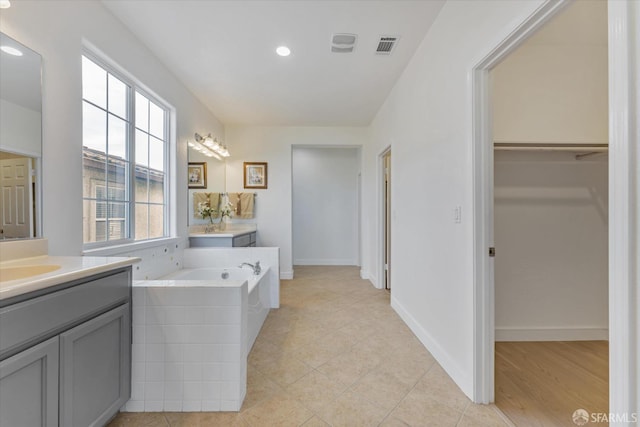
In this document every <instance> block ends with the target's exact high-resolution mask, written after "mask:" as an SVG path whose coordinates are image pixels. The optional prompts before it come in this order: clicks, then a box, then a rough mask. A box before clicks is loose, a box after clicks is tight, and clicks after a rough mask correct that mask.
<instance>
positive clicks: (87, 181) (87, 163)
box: [82, 149, 107, 198]
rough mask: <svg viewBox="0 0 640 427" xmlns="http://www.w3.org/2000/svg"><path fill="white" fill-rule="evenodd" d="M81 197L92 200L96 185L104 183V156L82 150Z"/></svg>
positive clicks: (105, 168)
mask: <svg viewBox="0 0 640 427" xmlns="http://www.w3.org/2000/svg"><path fill="white" fill-rule="evenodd" d="M82 154H83V156H82V196H83V197H85V198H93V197H95V195H94V190H93V189H94V187H95V185H96V184H98V183H99V184H103V185H104V183H105V181H106V173H107V172H106V170H107V164H106V161H105V160H106V159H105V156H104V154H101V153H96V152H94V151H89V150H86V149H85V150H83V152H82Z"/></svg>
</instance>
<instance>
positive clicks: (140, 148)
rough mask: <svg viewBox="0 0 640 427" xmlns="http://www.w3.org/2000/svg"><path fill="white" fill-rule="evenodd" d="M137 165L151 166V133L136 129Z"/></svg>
mask: <svg viewBox="0 0 640 427" xmlns="http://www.w3.org/2000/svg"><path fill="white" fill-rule="evenodd" d="M136 165H142V166H146V167H149V135H147V134H146V133H144V132H141V131H139V130H136Z"/></svg>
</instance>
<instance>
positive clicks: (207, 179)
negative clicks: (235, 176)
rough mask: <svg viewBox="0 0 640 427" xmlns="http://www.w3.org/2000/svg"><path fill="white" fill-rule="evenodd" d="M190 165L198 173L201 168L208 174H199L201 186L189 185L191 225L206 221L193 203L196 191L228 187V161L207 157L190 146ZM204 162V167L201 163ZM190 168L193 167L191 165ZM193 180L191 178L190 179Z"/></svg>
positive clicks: (217, 191)
mask: <svg viewBox="0 0 640 427" xmlns="http://www.w3.org/2000/svg"><path fill="white" fill-rule="evenodd" d="M188 154H189V156H188V157H189V165H190V166H191V165H193V166H194V167H195V168H196V171H198V173H202V172H199V171H201V170H204V171H206V176H198V177H196V178H197V181H198V184H200V182H202V181H203V183H204V185H203V186H200V185H197V186H198V187H201V188H192V187H193V186H192V185H191V184H190V185H189V202H188V204H189V216H188V218H189V221H188V224H189V225H194V224H204V223H206V221H203V220H202V219H200V218H199V217H198V215H197V211H196V208H195V206H194V203H193V194H194V193H224V192H226V188H227V173H226V169H227V167H226V163H225V161H224V159H222V160H218V159H216V158H215V157H207V156H205V155H204V154H202V153H200V152H198V151H196V150H194V149H193V148H191V147H189V153H188ZM202 164H204V167H201V165H202ZM189 169H192V168H191V167H190V168H189ZM189 181H190V182H191V181H192V180H191V178H190V179H189Z"/></svg>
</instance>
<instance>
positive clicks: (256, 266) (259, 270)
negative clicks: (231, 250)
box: [238, 261, 262, 276]
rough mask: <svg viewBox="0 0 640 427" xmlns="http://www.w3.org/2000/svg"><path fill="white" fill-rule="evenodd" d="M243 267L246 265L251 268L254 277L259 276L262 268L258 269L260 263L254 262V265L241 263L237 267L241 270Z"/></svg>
mask: <svg viewBox="0 0 640 427" xmlns="http://www.w3.org/2000/svg"><path fill="white" fill-rule="evenodd" d="M245 265H248V266H249V267H251V268H252V269H253V274H255V275H256V276H257V275H258V274H260V272H261V271H262V268H261V267H260V261H256V264H255V265H253V264H249V263H248V262H243V263H242V264H240V265H239V266H238V268H242V267H244V266H245Z"/></svg>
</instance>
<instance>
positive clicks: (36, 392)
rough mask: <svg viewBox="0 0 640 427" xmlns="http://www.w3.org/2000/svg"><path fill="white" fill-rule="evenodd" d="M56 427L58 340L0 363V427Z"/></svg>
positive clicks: (36, 346)
mask: <svg viewBox="0 0 640 427" xmlns="http://www.w3.org/2000/svg"><path fill="white" fill-rule="evenodd" d="M57 425H58V338H57V337H55V338H51V339H49V340H47V341H45V342H42V343H40V344H37V345H35V346H33V347H31V348H29V349H27V350H24V351H22V352H20V353H18V354H16V355H15V356H13V357H10V358H8V359H5V360H3V361H2V362H0V426H2V427H14V426H33V427H37V426H42V427H45V426H46V427H53V426H57Z"/></svg>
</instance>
